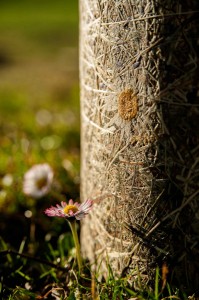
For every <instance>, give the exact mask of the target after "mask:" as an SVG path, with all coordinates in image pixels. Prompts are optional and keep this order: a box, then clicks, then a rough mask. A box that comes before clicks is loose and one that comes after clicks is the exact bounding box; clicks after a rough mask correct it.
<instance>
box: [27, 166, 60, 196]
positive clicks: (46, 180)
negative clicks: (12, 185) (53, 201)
mask: <svg viewBox="0 0 199 300" xmlns="http://www.w3.org/2000/svg"><path fill="white" fill-rule="evenodd" d="M53 175H54V174H53V170H52V169H51V167H50V166H49V165H48V164H38V165H34V166H33V167H32V168H31V169H30V170H28V171H27V172H26V174H25V175H24V181H23V192H24V194H26V195H27V196H31V197H33V198H41V197H43V196H44V195H46V194H47V193H48V192H49V191H50V188H51V185H52V181H53Z"/></svg>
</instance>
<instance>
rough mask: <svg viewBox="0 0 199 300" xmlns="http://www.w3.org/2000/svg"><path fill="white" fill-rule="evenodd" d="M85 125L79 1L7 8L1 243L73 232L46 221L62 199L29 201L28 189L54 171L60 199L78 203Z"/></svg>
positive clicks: (0, 108)
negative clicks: (39, 170) (28, 178)
mask: <svg viewBox="0 0 199 300" xmlns="http://www.w3.org/2000/svg"><path fill="white" fill-rule="evenodd" d="M79 123H80V121H79V86H78V1H77V0H73V1H69V0H65V1H64V0H56V1H54V0H17V1H16V0H9V1H7V0H1V2H0V130H1V136H0V236H1V237H2V238H3V239H4V241H5V242H6V243H8V244H9V245H11V246H14V247H19V245H20V243H21V240H22V239H23V238H24V237H25V236H26V237H27V238H29V237H30V223H31V222H32V223H33V222H34V223H35V237H36V241H37V242H38V243H40V241H42V240H44V239H45V237H46V235H48V240H50V238H51V236H54V237H56V236H57V237H58V236H59V234H61V233H62V232H63V231H64V230H66V229H67V228H63V220H57V219H56V218H55V219H54V218H52V219H51V218H48V217H47V216H44V214H43V210H44V209H45V208H47V207H49V206H51V205H54V204H55V203H57V202H58V200H57V199H56V197H55V198H54V197H52V195H48V196H46V197H44V198H42V199H40V200H32V199H28V198H27V197H25V196H24V195H23V193H22V183H23V176H24V173H25V172H26V171H27V170H28V169H29V168H30V167H31V166H33V165H34V164H38V163H48V164H49V165H50V166H51V167H52V168H53V170H54V173H55V175H54V178H55V181H54V187H53V188H54V189H55V190H56V193H57V194H60V195H62V196H63V197H65V198H66V199H67V200H68V199H70V198H73V199H75V200H79V154H80V149H79V146H80V145H79V144H80V142H79V138H80V134H79V132H80V130H79V125H80V124H79ZM6 178H7V179H8V178H10V181H9V180H6ZM26 210H31V211H32V212H33V217H32V219H33V220H31V222H30V220H29V219H27V218H26V217H25V215H24V213H25V211H26ZM64 224H65V223H64ZM65 226H66V225H65ZM49 232H51V236H50V235H49Z"/></svg>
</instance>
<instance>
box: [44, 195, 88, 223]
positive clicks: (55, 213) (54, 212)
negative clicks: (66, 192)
mask: <svg viewBox="0 0 199 300" xmlns="http://www.w3.org/2000/svg"><path fill="white" fill-rule="evenodd" d="M92 206H93V201H92V200H89V199H88V200H86V201H84V202H83V203H82V204H80V203H78V202H73V200H72V199H71V200H69V202H68V204H67V203H66V202H64V201H62V202H61V205H59V204H57V205H56V206H51V207H50V208H47V209H46V210H45V211H44V212H45V214H46V215H47V216H49V217H60V218H66V219H70V218H75V219H76V220H81V219H82V218H84V217H85V215H87V214H88V212H89V210H90V209H91V208H92Z"/></svg>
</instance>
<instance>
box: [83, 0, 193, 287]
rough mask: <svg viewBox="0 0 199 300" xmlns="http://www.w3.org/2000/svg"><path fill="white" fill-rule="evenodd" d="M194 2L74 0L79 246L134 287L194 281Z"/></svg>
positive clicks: (104, 270) (184, 284)
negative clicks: (87, 204) (90, 203)
mask: <svg viewBox="0 0 199 300" xmlns="http://www.w3.org/2000/svg"><path fill="white" fill-rule="evenodd" d="M198 6H199V3H198V1H188V0H187V2H186V1H185V0H184V1H178V0H177V1H176V0H170V1H168V0H167V1H163V0H159V1H153V0H152V1H148V0H106V1H105V0H81V1H80V78H81V119H82V167H81V183H82V186H81V197H82V200H85V199H87V198H91V199H94V200H95V202H96V203H95V207H94V209H93V212H92V213H91V214H90V216H89V217H87V218H85V221H84V222H83V224H82V233H81V240H82V249H83V253H84V255H85V256H87V257H88V258H89V259H90V261H91V262H94V263H95V266H96V267H97V268H98V267H99V266H100V271H101V273H102V274H103V275H104V276H106V273H107V262H108V263H109V264H110V266H111V267H112V269H113V271H114V273H115V274H118V275H121V274H122V275H128V276H129V280H130V281H131V282H132V283H133V286H134V288H138V289H139V288H140V281H141V282H142V283H145V284H150V281H151V279H152V278H153V274H154V270H155V268H156V266H157V265H159V266H160V267H161V266H162V265H163V264H164V262H166V264H167V265H168V267H169V277H171V278H172V280H173V282H175V283H177V284H178V286H179V287H180V288H182V289H184V290H190V291H194V289H195V288H197V287H198V286H199V258H198V257H199V248H198V242H199V90H198V89H199V82H198V81H199V69H198V56H199V36H198V32H199V26H198V18H199V14H198V11H199V7H198Z"/></svg>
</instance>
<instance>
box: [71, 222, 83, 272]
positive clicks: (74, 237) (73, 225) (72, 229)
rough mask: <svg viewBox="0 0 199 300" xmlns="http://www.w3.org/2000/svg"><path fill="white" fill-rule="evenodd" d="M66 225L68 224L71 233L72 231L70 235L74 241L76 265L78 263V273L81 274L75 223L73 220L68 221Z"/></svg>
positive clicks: (80, 259) (80, 258)
mask: <svg viewBox="0 0 199 300" xmlns="http://www.w3.org/2000/svg"><path fill="white" fill-rule="evenodd" d="M68 223H69V225H70V228H71V231H72V235H73V239H74V243H75V248H76V256H77V263H78V267H79V272H80V273H81V271H82V257H81V252H80V244H79V239H78V235H77V228H76V221H75V220H73V221H71V220H68Z"/></svg>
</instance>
